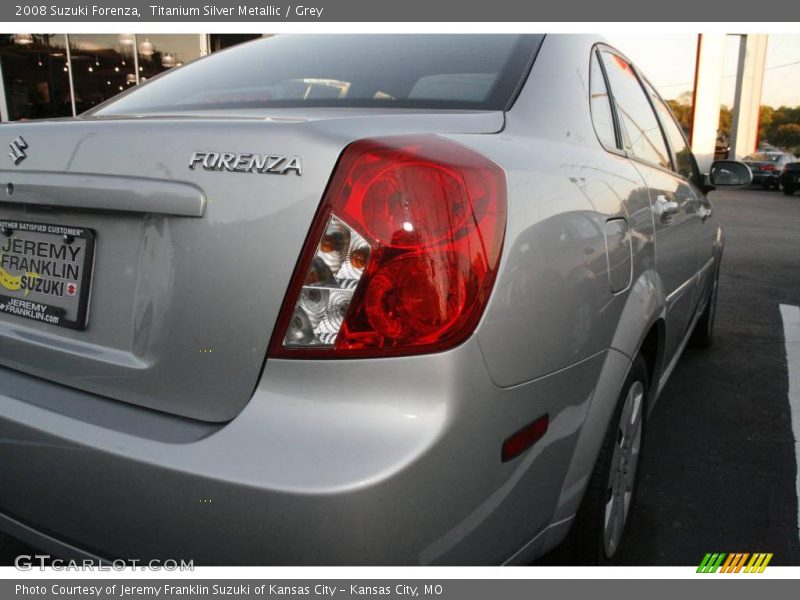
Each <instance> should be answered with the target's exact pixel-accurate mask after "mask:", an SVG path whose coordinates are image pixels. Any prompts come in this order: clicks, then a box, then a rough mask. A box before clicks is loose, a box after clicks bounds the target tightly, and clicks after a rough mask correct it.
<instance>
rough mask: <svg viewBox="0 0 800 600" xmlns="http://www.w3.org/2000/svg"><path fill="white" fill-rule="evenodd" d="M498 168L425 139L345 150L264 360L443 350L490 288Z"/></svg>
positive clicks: (499, 197) (498, 222)
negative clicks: (268, 355) (268, 357)
mask: <svg viewBox="0 0 800 600" xmlns="http://www.w3.org/2000/svg"><path fill="white" fill-rule="evenodd" d="M505 222H506V187H505V174H504V172H503V171H502V169H500V167H499V166H498V165H497V164H495V163H494V162H492V161H490V160H489V159H487V158H486V157H484V156H483V155H481V154H478V153H477V152H474V151H472V150H469V149H468V148H466V147H464V146H462V145H460V144H457V143H455V142H452V141H449V140H446V139H444V138H440V137H435V136H403V137H396V138H384V139H376V140H361V141H359V142H355V143H353V144H351V145H350V146H348V148H347V149H346V150H345V152H344V153H343V155H342V158H341V160H340V162H339V165H338V166H337V168H336V171H335V173H334V176H333V179H332V180H331V183H330V185H329V187H328V191H327V192H326V195H325V198H324V199H323V202H322V205H321V206H320V210H319V211H318V214H317V217H316V219H315V223H314V224H313V225H312V229H311V232H310V234H309V239H308V241H307V242H306V247H305V248H304V250H303V254H302V256H301V258H300V261H299V263H298V266H297V269H296V271H295V275H294V276H293V278H292V283H291V285H290V287H289V290H288V292H287V296H286V299H285V301H284V306H283V309H282V311H281V315H280V317H279V320H278V323H277V326H276V330H275V333H274V335H273V338H272V342H271V344H270V356H272V357H282V358H302V357H307V358H347V357H373V356H390V355H401V354H418V353H423V352H434V351H441V350H445V349H447V348H450V347H452V346H454V345H456V344H458V343H460V342H462V341H463V340H464V339H466V337H467V336H468V335H469V334H470V333H472V331H473V330H474V328H475V326H476V325H477V322H478V320H479V319H480V316H481V315H482V314H483V310H484V308H485V306H486V302H487V300H488V297H489V294H490V292H491V289H492V286H493V284H494V279H495V276H496V273H497V267H498V263H499V260H500V251H501V249H502V244H503V236H504V232H505Z"/></svg>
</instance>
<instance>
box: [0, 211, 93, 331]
mask: <svg viewBox="0 0 800 600" xmlns="http://www.w3.org/2000/svg"><path fill="white" fill-rule="evenodd" d="M15 239H16V240H20V241H21V243H22V252H13V253H12V252H11V250H14V249H16V250H19V249H20V245H19V243H16V242H13V241H12V240H15ZM26 242H27V246H26ZM31 242H32V243H34V244H36V245H37V246H36V250H35V252H38V251H39V250H40V249H41V250H42V254H40V255H38V256H36V255H35V256H31V255H30V254H31V252H28V250H30V249H31V247H30V244H31ZM76 242H78V244H77V246H75V245H74V244H75V243H76ZM96 242H97V233H96V232H95V230H93V229H88V228H86V227H79V226H73V225H59V224H53V223H35V222H29V221H17V220H13V219H0V255H3V254H5V253H4V252H2V251H3V250H7V251H9V256H10V255H11V254H13V255H14V256H16V257H17V261H15V264H17V265H18V266H19V265H23V264H24V265H26V266H27V265H30V264H35V265H39V266H42V265H44V264H45V262H42V261H46V262H48V263H49V264H50V265H51V267H53V268H54V269H56V270H58V269H61V270H60V271H58V273H56V275H58V274H61V275H63V276H69V275H72V274H74V273H75V271H74V268H75V267H76V266H77V267H78V271H77V277H74V278H72V277H68V278H63V277H62V278H59V277H44V276H42V275H40V274H38V272H30V271H28V270H23V269H22V268H19V269H16V270H15V269H12V268H10V267H11V263H10V262H9V259H7V258H0V276H5V277H6V278H5V279H4V280H3V281H0V314H8V315H11V316H17V317H20V318H23V319H26V320H32V321H36V322H40V323H45V324H47V325H51V326H54V327H62V328H67V329H74V330H84V329H86V328H87V327H88V325H89V308H90V304H91V296H92V283H93V280H94V264H95V254H96ZM40 243H44V244H45V246H43V247H41V248H40V247H39V244H40ZM12 244H13V245H12ZM51 246H52V248H54V250H52V252H51V256H49V257H47V258H45V257H44V254H45V253H46V251H45V250H44V248H45V247H46V248H47V249H48V250H49V249H50V247H51ZM70 246H71V247H72V248H73V250H69V249H68V247H70ZM61 247H64V248H65V250H64V251H63V254H64V257H65V259H64V260H60V256H61V250H59V248H61ZM73 252H80V253H82V254H83V256H82V257H81V258H79V257H78V256H77V255H76V256H75V258H76V260H74V261H72V262H71V263H70V261H69V260H68V257H69V256H70V255H71V254H72V253H73ZM53 253H55V256H56V258H53V257H52V254H53ZM22 258H25V259H26V260H27V262H25V263H22V262H21V261H22ZM31 259H33V260H34V261H36V260H38V261H39V262H34V263H31ZM57 263H65V265H64V266H59V265H58V264H57ZM40 270H41V269H40ZM31 275H34V276H35V277H34V278H33V279H32V278H31V277H30V276H31ZM23 276H24V277H25V280H24V283H23V282H22V281H23ZM36 279H39V280H43V281H44V280H47V281H49V282H50V288H49V289H50V292H51V293H52V294H51V295H53V298H52V299H48V295H47V294H44V293H43V292H42V291H41V290H42V289H43V288H44V283H41V284H39V285H38V287H39V291H34V290H33V289H27V290H26V289H23V287H22V286H28V287H29V288H30V287H34V288H35V287H37V286H36V285H31V282H33V283H34V284H35V282H36ZM73 279H74V280H73ZM16 283H19V285H20V286H21V287H19V288H18V289H11V288H13V286H14V285H15V284H16ZM59 285H60V286H61V287H60V288H59ZM9 286H11V287H9ZM70 286H74V287H70ZM75 288H77V289H75ZM59 289H60V290H61V297H60V298H58V297H56V296H55V291H57V290H59ZM70 291H73V294H72V295H70V294H69V292H70ZM26 292H27V294H26ZM31 296H33V299H29V298H31ZM73 297H74V298H75V299H74V300H73V299H72V298H73ZM70 313H71V314H70Z"/></svg>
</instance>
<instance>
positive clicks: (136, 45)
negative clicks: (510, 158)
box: [0, 33, 768, 170]
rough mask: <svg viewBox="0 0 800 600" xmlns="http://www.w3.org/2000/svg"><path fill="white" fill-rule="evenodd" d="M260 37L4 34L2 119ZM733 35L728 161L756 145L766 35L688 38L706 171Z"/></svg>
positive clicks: (111, 89) (0, 40) (695, 133)
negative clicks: (694, 48) (693, 50)
mask: <svg viewBox="0 0 800 600" xmlns="http://www.w3.org/2000/svg"><path fill="white" fill-rule="evenodd" d="M261 35H262V34H249V35H248V34H146V33H138V34H133V33H121V34H113V33H110V34H85V35H84V34H30V33H16V34H2V35H0V71H1V72H2V73H1V76H0V118H1V119H2V121H17V120H24V119H43V118H54V117H70V116H75V115H78V114H80V113H82V112H84V111H86V110H89V109H90V108H92V107H93V106H96V105H98V104H100V103H101V102H103V101H105V100H107V99H109V98H111V97H112V96H114V95H116V94H119V93H121V92H123V91H125V90H126V89H129V88H130V87H132V86H135V85H137V84H138V83H140V82H143V81H146V80H147V79H149V78H150V77H153V76H155V75H158V74H159V73H162V72H164V71H166V70H169V69H172V68H174V67H178V66H180V65H182V64H183V63H185V62H188V61H191V60H194V59H196V58H198V57H200V56H203V55H206V54H209V53H211V52H216V51H218V50H222V49H224V48H226V47H229V46H232V45H235V44H238V43H241V42H244V41H248V40H250V39H254V38H257V37H261ZM732 38H735V39H736V43H737V48H738V58H737V60H736V63H737V64H736V65H735V100H734V102H733V104H734V111H733V130H732V135H731V139H730V156H731V158H734V157H735V158H742V157H743V156H745V155H746V154H749V153H750V152H752V151H753V150H754V149H755V148H756V144H757V142H758V119H759V107H760V104H761V92H762V86H763V79H764V69H765V59H766V52H767V38H768V36H766V35H761V34H747V35H735V36H732V35H725V34H710V35H706V34H703V35H699V36H694V37H693V39H692V38H690V39H692V42H691V43H692V44H693V45H694V44H695V40H696V46H697V54H696V60H694V61H693V62H694V63H695V65H694V66H695V72H694V83H693V86H692V88H693V89H692V105H693V118H692V128H691V143H692V149H693V151H694V153H695V155H696V156H697V159H698V162H699V163H700V167H701V169H702V170H706V169H707V168H708V166H709V165H710V163H711V161H712V160H713V159H714V156H715V152H717V154H718V148H717V138H718V131H717V129H718V125H719V115H720V107H721V105H722V95H721V90H722V88H723V79H724V78H725V76H724V75H723V72H724V70H725V60H726V44H729V43H730V40H731V39H732ZM633 58H634V59H635V57H633ZM690 85H691V84H690ZM656 87H657V88H658V85H656ZM662 95H663V90H662ZM665 97H667V96H666V95H665Z"/></svg>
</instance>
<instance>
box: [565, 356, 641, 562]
mask: <svg viewBox="0 0 800 600" xmlns="http://www.w3.org/2000/svg"><path fill="white" fill-rule="evenodd" d="M639 385H640V386H641V394H642V395H641V400H640V402H639V411H640V415H641V416H640V419H641V430H640V436H639V448H638V459H637V461H636V464H635V467H634V468H633V471H632V473H633V477H632V490H631V493H630V501H629V503H628V507H629V508H628V509H627V512H626V517H625V518H623V525H622V533H621V537H620V538H619V540H618V541H617V543H616V544H615V546H614V549H613V551H612V552H611V553H610V554H609V551H608V549H607V543H606V541H607V540H606V533H605V529H606V508H607V505H608V503H609V502H610V501H611V499H610V496H613V492H612V490H611V488H610V486H611V481H610V480H611V474H612V468H614V467H615V462H616V461H615V449H616V447H617V446H620V447H621V444H622V442H624V436H623V434H622V424H621V421H622V415H623V409H624V407H625V404H626V400H627V399H628V394H629V392H631V391H632V389H633V388H634V386H639ZM636 389H637V390H638V389H639V388H638V387H637V388H636ZM647 394H648V377H647V365H646V363H645V361H644V358H642V356H641V355H638V356H637V357H636V358H635V359H634V361H633V363H632V364H631V368H630V370H629V371H628V376H627V378H626V379H625V383H624V385H623V386H622V391H621V392H620V396H619V398H618V399H617V406H616V408H615V409H614V414H613V415H612V417H611V422H610V424H609V426H608V430H607V432H606V435H605V438H604V439H603V445H602V446H601V448H600V454H599V455H598V457H597V462H596V463H595V467H594V471H593V472H592V477H591V479H590V480H589V485H588V487H587V488H586V493H585V494H584V497H583V501H582V502H581V507H580V509H579V510H578V514H577V515H576V517H575V522H574V524H573V527H572V530H571V532H570V539H569V540H568V544H569V547H570V549H571V553H572V555H573V560H574V561H575V562H577V564H581V565H614V564H618V563H619V561H620V557H621V555H622V550H623V548H624V546H625V540H626V539H627V535H626V534H627V529H628V527H627V526H628V525H629V524H630V522H631V518H630V516H631V513H632V511H633V509H634V507H635V505H636V496H637V491H638V487H639V486H638V485H636V483H637V474H638V470H639V465H640V464H641V450H642V448H643V447H644V439H645V436H644V433H645V431H644V430H645V416H646V415H647ZM618 473H619V470H618Z"/></svg>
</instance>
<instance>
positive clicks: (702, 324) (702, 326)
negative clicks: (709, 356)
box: [689, 268, 719, 348]
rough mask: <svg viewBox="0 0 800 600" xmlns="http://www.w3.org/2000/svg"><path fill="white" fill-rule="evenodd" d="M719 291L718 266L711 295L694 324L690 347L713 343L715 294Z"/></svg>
mask: <svg viewBox="0 0 800 600" xmlns="http://www.w3.org/2000/svg"><path fill="white" fill-rule="evenodd" d="M718 292H719V268H717V270H716V271H715V272H714V281H713V282H712V284H711V297H710V298H709V299H708V304H706V308H705V310H703V314H702V316H701V317H700V318H699V319H698V320H697V324H696V325H695V326H694V331H693V332H692V337H690V338H689V346H691V347H692V348H709V347H710V346H711V344H712V343H714V319H715V318H716V316H717V294H718Z"/></svg>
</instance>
